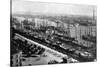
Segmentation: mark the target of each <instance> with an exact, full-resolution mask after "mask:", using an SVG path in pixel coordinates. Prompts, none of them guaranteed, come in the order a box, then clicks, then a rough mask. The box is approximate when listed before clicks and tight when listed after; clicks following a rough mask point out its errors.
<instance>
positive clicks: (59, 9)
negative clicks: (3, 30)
mask: <svg viewBox="0 0 100 67" xmlns="http://www.w3.org/2000/svg"><path fill="white" fill-rule="evenodd" d="M93 10H95V14H96V6H93V5H76V4H57V3H45V2H33V1H23V0H12V13H31V14H34V13H38V14H51V15H52V14H55V15H61V14H62V15H86V16H93Z"/></svg>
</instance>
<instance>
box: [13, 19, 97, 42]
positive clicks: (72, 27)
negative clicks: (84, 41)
mask: <svg viewBox="0 0 100 67" xmlns="http://www.w3.org/2000/svg"><path fill="white" fill-rule="evenodd" d="M15 18H17V20H18V22H19V23H20V24H21V26H19V27H18V26H17V27H16V28H20V27H21V28H24V27H25V26H26V27H27V26H28V27H30V28H34V27H35V28H40V27H41V26H43V27H48V26H53V27H56V28H62V29H63V30H64V31H67V32H68V33H69V34H70V37H73V38H76V39H77V40H81V38H82V36H83V35H91V36H94V37H96V26H93V25H92V26H91V25H90V26H84V25H80V24H79V23H73V24H72V23H64V22H61V21H59V20H55V21H50V20H48V19H40V18H24V17H15ZM23 21H24V22H23ZM25 21H26V25H25ZM22 22H23V23H22ZM66 22H67V21H66Z"/></svg>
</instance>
